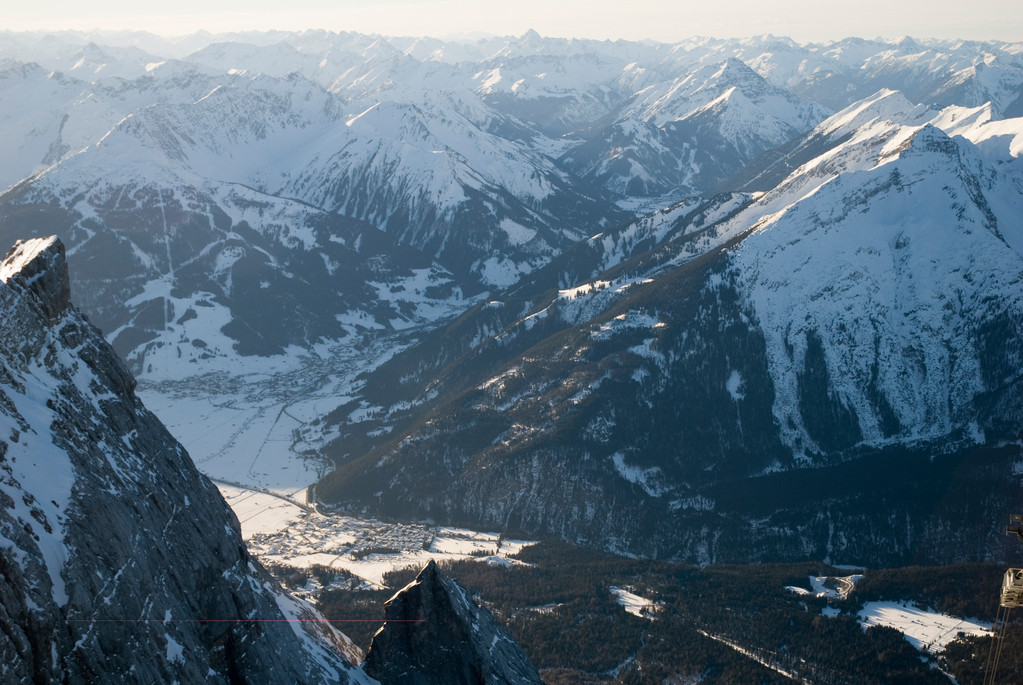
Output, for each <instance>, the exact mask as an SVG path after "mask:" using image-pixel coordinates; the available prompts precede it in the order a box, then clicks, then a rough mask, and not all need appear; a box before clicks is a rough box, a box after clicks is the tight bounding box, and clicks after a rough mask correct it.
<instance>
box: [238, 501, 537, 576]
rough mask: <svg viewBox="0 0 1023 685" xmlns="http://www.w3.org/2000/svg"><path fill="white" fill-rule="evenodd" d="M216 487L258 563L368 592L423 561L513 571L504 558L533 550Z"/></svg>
mask: <svg viewBox="0 0 1023 685" xmlns="http://www.w3.org/2000/svg"><path fill="white" fill-rule="evenodd" d="M218 487H219V488H220V491H221V493H222V494H223V495H224V497H225V499H226V500H227V502H228V504H229V505H231V507H232V509H233V510H234V512H235V514H236V515H237V516H238V518H239V521H240V522H241V524H242V537H243V538H244V539H245V540H246V542H247V543H248V545H249V549H250V550H251V551H252V553H253V554H255V555H256V556H257V557H259V558H260V560H261V561H263V562H264V563H271V564H281V565H284V566H290V567H293V568H309V567H310V566H314V565H317V566H325V567H328V568H336V569H345V570H347V571H349V572H350V573H352V574H353V575H355V576H357V577H359V578H361V579H363V581H364V582H365V583H366V584H368V586H369V587H377V588H380V587H384V580H383V576H384V574H385V573H387V572H388V571H393V570H398V569H402V568H406V567H416V568H421V567H422V566H424V565H425V564H426V563H427V562H428V561H430V560H431V559H434V560H437V561H442V560H458V559H474V560H477V561H481V562H483V563H494V564H501V565H510V564H521V563H522V562H520V561H517V560H514V559H511V558H510V557H511V556H513V555H515V554H518V553H519V552H520V551H522V549H523V548H524V547H526V546H527V545H530V544H533V543H532V542H529V541H525V540H509V539H504V538H503V537H502V536H500V535H498V534H497V533H485V532H478V531H472V530H466V529H460V528H449V527H438V526H431V525H426V524H416V523H410V524H394V523H384V522H381V521H376V520H372V519H359V518H354V517H350V516H338V515H333V514H326V513H320V512H318V511H315V510H310V509H308V508H304V507H300V506H298V505H296V504H290V503H288V502H287V501H284V500H282V499H281V498H279V497H275V496H272V495H270V494H268V493H265V492H258V491H256V492H254V491H252V490H248V489H245V488H237V487H234V486H228V485H224V484H218Z"/></svg>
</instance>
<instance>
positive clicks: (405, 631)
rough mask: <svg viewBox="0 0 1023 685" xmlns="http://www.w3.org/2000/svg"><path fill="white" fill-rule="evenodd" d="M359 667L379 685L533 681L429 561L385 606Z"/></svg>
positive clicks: (487, 621) (482, 614)
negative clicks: (383, 620) (381, 619)
mask: <svg viewBox="0 0 1023 685" xmlns="http://www.w3.org/2000/svg"><path fill="white" fill-rule="evenodd" d="M385 617H386V618H385V621H386V622H385V623H384V626H383V628H381V629H380V631H379V632H377V634H376V635H375V636H374V637H373V645H372V646H371V647H370V650H369V655H368V656H367V657H366V661H365V663H364V664H363V667H364V668H365V670H366V672H367V673H368V674H369V675H371V676H373V677H374V678H376V679H378V680H379V681H380V682H382V683H394V684H395V685H462V684H465V685H468V684H476V683H495V684H496V683H523V684H525V683H539V682H540V676H539V675H538V674H537V671H536V669H535V668H534V667H533V665H532V664H531V663H530V662H529V659H527V658H526V655H525V654H524V653H523V652H522V649H521V648H520V647H519V646H518V645H517V644H516V643H515V642H514V641H513V640H512V639H511V638H510V637H509V636H508V635H507V634H506V633H505V632H504V631H503V630H501V628H499V627H498V626H497V624H496V623H495V622H494V619H493V617H492V616H491V615H490V612H488V611H487V610H486V609H484V608H482V607H479V606H477V605H476V603H475V602H473V601H472V599H470V597H469V595H468V593H467V592H466V590H465V588H463V587H462V586H460V585H459V584H458V583H456V582H455V581H453V580H451V579H450V578H445V577H444V576H442V575H441V573H440V571H438V570H437V564H436V563H434V562H433V561H431V562H430V563H429V564H428V565H427V566H426V568H424V569H423V570H422V571H421V572H420V573H419V575H418V576H417V577H416V579H415V580H414V581H413V582H411V583H410V584H409V585H407V586H406V587H405V588H403V589H402V590H400V591H399V592H398V593H397V594H396V595H394V597H392V598H391V599H390V600H388V602H387V604H386V614H385Z"/></svg>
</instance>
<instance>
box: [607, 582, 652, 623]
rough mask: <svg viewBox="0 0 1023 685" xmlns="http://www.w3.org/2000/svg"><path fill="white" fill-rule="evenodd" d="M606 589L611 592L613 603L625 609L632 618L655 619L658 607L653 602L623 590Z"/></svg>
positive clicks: (618, 588) (615, 588) (617, 588)
mask: <svg viewBox="0 0 1023 685" xmlns="http://www.w3.org/2000/svg"><path fill="white" fill-rule="evenodd" d="M608 589H609V590H610V591H611V594H612V595H614V596H615V601H616V602H618V603H619V604H621V605H622V606H623V607H625V610H626V611H627V612H629V613H630V614H632V615H633V616H639V617H640V618H648V619H650V620H651V621H652V620H654V618H655V614H656V613H657V610H658V609H660V605H659V604H657V603H656V602H654V601H653V600H650V599H647V598H646V597H640V596H639V595H637V594H635V593H633V592H629V591H628V590H626V589H625V588H620V587H615V586H614V585H612V586H611V587H609V588H608Z"/></svg>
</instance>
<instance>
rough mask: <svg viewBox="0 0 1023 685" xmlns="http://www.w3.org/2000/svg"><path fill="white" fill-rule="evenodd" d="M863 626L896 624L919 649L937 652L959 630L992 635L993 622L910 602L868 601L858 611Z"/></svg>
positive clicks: (969, 633)
mask: <svg viewBox="0 0 1023 685" xmlns="http://www.w3.org/2000/svg"><path fill="white" fill-rule="evenodd" d="M857 617H858V618H859V620H860V623H861V624H862V625H863V629H864V630H866V629H867V628H869V627H871V626H888V627H889V628H895V629H896V630H898V631H899V632H901V633H902V634H903V635H905V636H906V639H907V640H909V642H910V644H912V645H913V646H914V647H916V648H917V649H919V650H920V651H922V652H923V651H926V652H930V653H931V654H937V653H939V652H941V651H942V650H943V649H945V646H946V645H948V643H950V642H951V641H952V640H954V639H955V637H956V635H958V634H959V633H966V634H967V635H990V634H991V624H990V623H985V622H983V621H978V620H976V619H968V618H956V617H954V616H947V615H945V614H939V613H936V612H933V611H926V610H924V609H921V608H919V607H917V606H916V605H915V604H912V603H909V602H868V603H867V604H865V605H864V606H863V609H861V610H860V612H859V613H858V614H857Z"/></svg>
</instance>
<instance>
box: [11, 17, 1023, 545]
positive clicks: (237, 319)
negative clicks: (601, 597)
mask: <svg viewBox="0 0 1023 685" xmlns="http://www.w3.org/2000/svg"><path fill="white" fill-rule="evenodd" d="M104 41H106V42H104ZM0 60H3V61H0V103H2V104H3V107H0V131H2V132H3V134H4V135H3V136H0V152H2V154H3V155H4V159H5V160H7V164H5V166H4V169H3V170H2V174H3V175H2V176H0V185H4V186H5V187H6V188H7V189H6V191H5V192H3V194H2V195H0V242H9V243H13V242H14V240H15V239H19V238H27V237H31V236H34V235H49V234H51V233H56V234H58V235H59V236H60V237H61V239H62V240H63V241H64V242H65V244H66V245H67V247H68V255H69V257H68V259H69V263H70V270H71V279H72V285H73V287H74V288H75V291H76V292H77V293H79V296H78V301H79V302H80V304H81V306H82V308H83V309H84V310H85V311H86V312H87V314H88V315H89V316H90V318H91V319H92V321H93V322H94V323H96V324H97V325H99V326H100V327H101V328H102V329H103V330H104V331H105V333H106V335H107V337H108V339H109V340H110V341H111V342H112V343H113V344H114V347H115V348H116V349H117V350H118V351H119V352H120V353H121V354H122V355H123V356H124V357H125V358H126V359H127V361H128V363H129V365H130V366H131V368H132V369H133V370H135V371H136V372H139V373H141V374H142V377H143V378H145V377H147V375H148V376H149V377H152V378H173V377H181V376H186V375H190V374H191V373H193V372H194V370H197V369H204V370H208V369H210V368H218V369H221V370H226V371H228V372H230V371H231V370H232V369H234V370H237V369H240V368H244V365H245V364H246V363H247V359H252V358H254V357H256V356H268V355H280V354H284V353H294V352H295V351H299V352H301V351H304V350H310V349H312V348H313V347H315V346H316V345H318V344H320V343H323V342H331V343H338V342H339V341H342V342H341V344H344V343H343V341H351V343H350V344H351V345H352V346H353V347H357V346H358V345H359V344H361V343H360V341H365V340H368V339H371V338H374V337H376V336H380V335H390V334H396V333H398V332H401V331H404V332H405V333H406V334H407V335H408V336H410V337H408V338H407V339H405V344H407V343H409V342H411V341H413V340H415V341H417V344H415V345H412V346H410V347H408V349H406V350H405V351H403V352H401V353H399V354H395V355H394V356H393V357H392V358H391V360H390V361H389V362H387V363H385V364H383V365H381V366H379V368H376V369H375V370H374V371H372V372H371V373H369V374H367V375H366V376H365V377H364V378H363V379H362V382H361V384H360V386H359V387H358V388H356V389H355V390H354V391H353V395H352V396H351V397H345V398H339V399H338V401H337V404H338V406H337V408H336V409H334V410H333V411H332V412H331V413H330V414H329V415H327V416H325V417H323V420H322V421H320V422H318V423H317V424H316V425H315V426H307V427H306V428H305V429H304V430H306V431H312V432H315V433H317V434H318V436H319V439H318V440H310V441H309V443H310V444H319V443H323V442H324V441H325V440H328V441H329V445H327V447H325V448H324V451H323V454H322V455H321V456H324V457H326V458H329V459H331V460H333V462H334V463H335V464H336V466H337V470H336V471H335V472H334V473H333V474H330V475H328V476H327V477H326V478H325V479H324V480H323V481H321V482H320V483H319V484H318V485H317V486H316V488H315V492H316V496H317V497H318V499H319V501H320V502H321V503H323V504H325V505H330V506H335V507H339V508H344V509H347V510H352V511H365V512H370V513H373V514H374V515H388V516H396V517H413V518H421V519H433V520H437V521H447V522H456V521H457V522H459V523H464V524H470V525H478V526H486V527H489V528H497V529H502V530H508V531H516V532H524V533H529V534H531V535H537V534H548V535H553V536H557V537H561V538H565V539H568V540H572V541H581V542H585V543H586V544H590V545H594V546H598V547H603V548H607V549H612V550H617V551H625V552H630V553H637V554H643V555H650V556H658V557H672V558H680V559H687V560H697V561H701V562H713V561H722V560H751V559H789V558H804V557H815V558H828V559H830V560H832V561H834V562H836V563H895V562H915V561H952V560H970V559H978V558H1001V557H1002V556H1004V555H1005V554H1008V553H1009V552H1008V549H1007V548H1006V547H1004V546H1003V545H1002V544H1001V542H1002V541H1001V537H1000V534H999V533H998V523H1000V522H1001V521H1002V520H1003V519H1004V513H1005V512H1006V511H1008V510H1010V509H1015V508H1017V507H1019V506H1023V497H1021V496H1020V489H1019V485H1020V483H1019V479H1020V477H1021V474H1023V456H1021V451H1020V436H1021V428H1023V401H1021V400H1020V399H1019V398H1020V397H1021V393H1020V390H1021V389H1023V388H1021V387H1020V385H1021V379H1023V348H1021V344H1020V342H1019V341H1020V340H1021V333H1023V330H1021V329H1023V310H1021V307H1023V300H1021V298H1023V222H1021V220H1020V217H1021V216H1023V167H1021V166H1020V161H1019V160H1020V153H1021V151H1023V142H1021V141H1023V137H1021V136H1023V123H1021V122H1023V120H1021V119H1019V118H1016V117H1020V116H1021V115H1023V44H1008V43H996V42H990V43H980V42H968V41H919V42H918V41H914V40H911V39H904V40H902V41H899V42H884V41H866V40H860V39H848V40H844V41H839V42H835V43H827V44H809V45H800V44H797V43H794V42H792V41H790V40H787V39H783V38H776V37H772V36H764V37H759V38H754V39H749V40H712V39H701V40H689V41H684V42H681V43H679V44H676V45H666V44H657V43H646V42H644V43H628V42H614V43H611V42H599V41H580V40H562V39H547V38H542V37H541V36H539V35H537V34H535V33H528V34H526V35H524V36H521V37H517V38H500V39H487V40H482V41H478V42H469V43H459V42H443V41H436V40H432V39H417V40H413V39H389V38H380V37H370V36H362V35H356V34H329V33H323V32H307V33H301V34H288V33H270V34H238V35H231V36H219V37H209V36H198V37H190V38H186V39H181V40H180V41H179V42H177V43H173V42H168V41H166V40H158V39H156V38H155V37H153V36H147V35H144V34H123V35H117V36H112V35H111V36H89V35H86V34H74V33H64V34H54V35H43V34H38V35H33V34H13V33H3V34H0ZM211 365H212V366H211Z"/></svg>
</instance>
